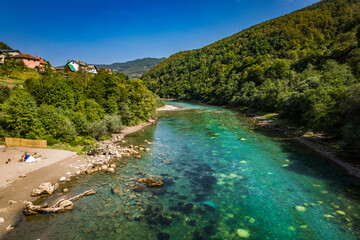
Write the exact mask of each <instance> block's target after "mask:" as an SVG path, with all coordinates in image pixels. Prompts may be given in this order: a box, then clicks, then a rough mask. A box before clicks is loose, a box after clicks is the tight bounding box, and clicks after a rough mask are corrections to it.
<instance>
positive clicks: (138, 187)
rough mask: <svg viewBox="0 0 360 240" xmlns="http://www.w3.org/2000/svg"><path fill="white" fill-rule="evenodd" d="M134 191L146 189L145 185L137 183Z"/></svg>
mask: <svg viewBox="0 0 360 240" xmlns="http://www.w3.org/2000/svg"><path fill="white" fill-rule="evenodd" d="M133 190H134V191H135V192H144V191H146V187H145V186H144V184H140V185H137V186H136V187H135V188H134V189H133Z"/></svg>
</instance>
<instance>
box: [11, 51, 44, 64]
mask: <svg viewBox="0 0 360 240" xmlns="http://www.w3.org/2000/svg"><path fill="white" fill-rule="evenodd" d="M9 58H10V59H13V60H16V61H23V62H24V64H25V66H26V67H27V68H36V67H40V60H41V58H40V57H34V56H31V55H29V54H26V53H20V54H18V55H14V56H11V57H9Z"/></svg>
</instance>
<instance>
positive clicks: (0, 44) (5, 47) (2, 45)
mask: <svg viewBox="0 0 360 240" xmlns="http://www.w3.org/2000/svg"><path fill="white" fill-rule="evenodd" d="M0 49H6V50H12V48H11V47H10V46H9V45H7V44H6V43H4V42H0Z"/></svg>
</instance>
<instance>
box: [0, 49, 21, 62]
mask: <svg viewBox="0 0 360 240" xmlns="http://www.w3.org/2000/svg"><path fill="white" fill-rule="evenodd" d="M17 54H20V51H19V50H8V49H0V65H1V64H4V62H5V58H7V57H11V56H14V55H17Z"/></svg>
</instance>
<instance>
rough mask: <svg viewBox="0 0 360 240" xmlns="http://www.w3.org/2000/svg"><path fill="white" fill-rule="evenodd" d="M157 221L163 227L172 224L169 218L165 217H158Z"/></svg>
mask: <svg viewBox="0 0 360 240" xmlns="http://www.w3.org/2000/svg"><path fill="white" fill-rule="evenodd" d="M158 221H159V223H160V224H161V225H164V226H169V225H170V224H171V222H172V220H171V218H170V217H165V216H163V215H160V216H159V217H158Z"/></svg>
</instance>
